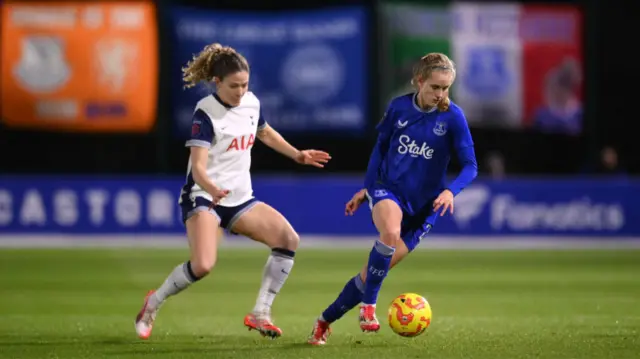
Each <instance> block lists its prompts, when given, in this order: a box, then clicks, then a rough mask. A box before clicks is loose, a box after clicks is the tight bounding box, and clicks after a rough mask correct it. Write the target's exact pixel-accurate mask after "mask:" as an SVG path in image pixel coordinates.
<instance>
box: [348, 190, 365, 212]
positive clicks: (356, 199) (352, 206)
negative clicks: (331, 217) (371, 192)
mask: <svg viewBox="0 0 640 359" xmlns="http://www.w3.org/2000/svg"><path fill="white" fill-rule="evenodd" d="M366 195H367V190H366V189H361V190H360V191H358V193H356V194H354V195H353V197H352V198H351V200H350V201H349V202H347V205H346V206H345V208H344V215H345V216H353V214H354V213H356V210H358V208H360V205H362V204H363V203H364V201H365V200H366Z"/></svg>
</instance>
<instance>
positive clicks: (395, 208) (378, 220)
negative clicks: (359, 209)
mask: <svg viewBox="0 0 640 359" xmlns="http://www.w3.org/2000/svg"><path fill="white" fill-rule="evenodd" d="M371 216H372V218H373V223H374V224H375V226H376V229H377V230H378V233H380V239H381V240H382V241H383V242H384V243H385V244H387V245H390V246H395V245H397V244H398V243H397V242H400V231H401V230H402V209H401V208H400V205H399V204H398V203H397V202H396V201H394V200H393V199H383V200H381V201H379V202H377V203H375V204H374V205H373V208H372V209H371Z"/></svg>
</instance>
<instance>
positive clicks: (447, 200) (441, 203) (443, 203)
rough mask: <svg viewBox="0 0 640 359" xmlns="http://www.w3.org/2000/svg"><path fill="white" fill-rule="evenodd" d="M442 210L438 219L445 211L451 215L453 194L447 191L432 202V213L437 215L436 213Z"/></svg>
mask: <svg viewBox="0 0 640 359" xmlns="http://www.w3.org/2000/svg"><path fill="white" fill-rule="evenodd" d="M440 209H442V212H441V213H440V217H442V216H444V214H445V213H447V211H449V213H451V214H453V192H451V191H450V190H448V189H445V190H444V191H442V193H440V195H439V196H438V198H436V200H435V201H433V211H434V212H436V213H438V211H439V210H440Z"/></svg>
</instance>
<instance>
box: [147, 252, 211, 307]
mask: <svg viewBox="0 0 640 359" xmlns="http://www.w3.org/2000/svg"><path fill="white" fill-rule="evenodd" d="M198 279H200V278H198V277H196V276H195V275H194V274H193V271H192V270H191V262H185V263H182V264H180V265H178V266H177V267H175V268H174V269H173V271H172V272H171V274H169V276H168V277H167V279H166V280H165V281H164V283H162V285H161V286H160V288H158V289H157V290H156V292H155V293H154V295H152V296H151V297H149V306H150V307H152V308H157V307H158V306H160V305H162V303H163V302H164V301H165V300H166V299H167V298H168V297H170V296H172V295H175V294H178V293H180V292H182V291H183V290H184V289H186V288H187V287H189V286H190V285H191V284H193V283H194V282H196V281H197V280H198Z"/></svg>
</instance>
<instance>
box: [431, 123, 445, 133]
mask: <svg viewBox="0 0 640 359" xmlns="http://www.w3.org/2000/svg"><path fill="white" fill-rule="evenodd" d="M433 133H435V134H436V135H438V136H444V135H445V134H446V133H447V123H446V122H444V121H437V122H436V124H435V125H434V126H433Z"/></svg>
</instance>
